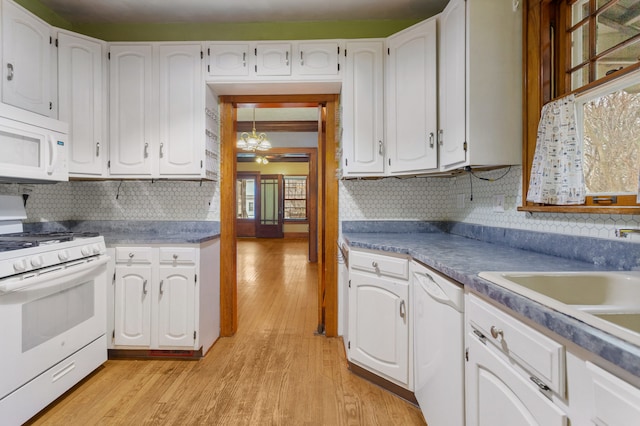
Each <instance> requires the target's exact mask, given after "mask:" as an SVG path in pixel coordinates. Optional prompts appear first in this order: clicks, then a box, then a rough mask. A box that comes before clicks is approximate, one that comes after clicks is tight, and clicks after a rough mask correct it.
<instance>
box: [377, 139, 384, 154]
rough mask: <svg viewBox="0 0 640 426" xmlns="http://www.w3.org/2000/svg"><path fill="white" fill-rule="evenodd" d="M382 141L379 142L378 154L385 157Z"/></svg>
mask: <svg viewBox="0 0 640 426" xmlns="http://www.w3.org/2000/svg"><path fill="white" fill-rule="evenodd" d="M383 153H384V151H383V149H382V141H378V154H380V155H383Z"/></svg>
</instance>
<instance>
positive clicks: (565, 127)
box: [527, 95, 585, 205]
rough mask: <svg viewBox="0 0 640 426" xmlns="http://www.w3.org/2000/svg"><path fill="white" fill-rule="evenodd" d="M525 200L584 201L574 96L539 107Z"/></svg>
mask: <svg viewBox="0 0 640 426" xmlns="http://www.w3.org/2000/svg"><path fill="white" fill-rule="evenodd" d="M527 201H531V202H534V203H543V204H556V205H570V204H584V201H585V183H584V174H583V170H582V141H581V140H580V138H578V135H577V131H576V112H575V96H574V95H569V96H567V97H565V98H562V99H558V100H556V101H552V102H549V103H547V104H546V105H545V106H543V107H542V114H541V117H540V123H539V124H538V136H537V139H536V150H535V154H534V156H533V165H532V168H531V178H530V181H529V191H528V192H527Z"/></svg>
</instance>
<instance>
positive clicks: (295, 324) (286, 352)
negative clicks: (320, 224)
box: [30, 238, 425, 426]
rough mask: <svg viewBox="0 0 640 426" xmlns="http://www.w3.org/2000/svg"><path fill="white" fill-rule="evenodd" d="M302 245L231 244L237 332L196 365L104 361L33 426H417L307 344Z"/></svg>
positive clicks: (333, 346)
mask: <svg viewBox="0 0 640 426" xmlns="http://www.w3.org/2000/svg"><path fill="white" fill-rule="evenodd" d="M306 250H307V241H306V240H303V239H293V238H292V239H286V240H285V239H273V240H271V239H264V240H263V239H260V240H255V239H250V240H245V239H240V240H239V241H238V262H237V265H238V309H239V315H238V332H237V333H236V335H235V336H233V337H224V338H220V339H219V340H218V341H217V342H216V343H215V344H214V345H213V347H212V348H211V350H210V351H209V353H207V354H206V356H205V357H204V358H203V359H201V360H199V361H189V360H160V359H156V360H109V361H107V362H106V363H105V364H104V366H103V367H101V368H100V369H99V370H98V371H96V372H95V373H94V374H92V375H91V376H89V377H88V378H87V379H86V380H84V381H83V382H81V383H80V384H79V385H78V386H76V387H75V388H74V389H73V390H72V391H70V392H68V393H67V394H66V395H65V396H64V397H63V398H61V399H59V400H58V401H57V402H56V403H54V404H52V405H51V406H49V407H48V409H46V410H45V411H43V412H42V413H40V415H39V416H37V417H36V418H34V419H33V420H32V421H31V422H30V424H32V425H65V426H66V425H88V424H91V425H136V426H137V425H251V426H254V425H331V426H333V425H400V424H401V425H424V424H425V423H424V419H423V418H422V414H421V413H420V410H419V409H418V408H416V407H415V406H413V405H411V404H409V403H407V402H406V401H404V400H402V399H400V398H398V397H396V396H395V395H392V394H390V393H389V392H387V391H385V390H383V389H381V388H379V387H377V386H375V385H373V384H371V383H370V382H368V381H366V380H364V379H362V378H360V377H358V376H355V375H354V374H352V373H351V372H350V371H349V370H348V366H347V362H346V358H345V353H344V347H343V344H342V339H341V338H327V337H324V336H316V335H314V331H315V328H316V325H317V324H316V321H317V318H316V314H317V306H316V304H317V293H316V292H317V276H318V275H317V265H316V264H310V263H308V262H307V252H306Z"/></svg>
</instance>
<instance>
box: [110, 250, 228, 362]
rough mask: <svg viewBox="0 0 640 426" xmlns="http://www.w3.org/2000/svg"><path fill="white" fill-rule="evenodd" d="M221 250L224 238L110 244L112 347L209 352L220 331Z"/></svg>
mask: <svg viewBox="0 0 640 426" xmlns="http://www.w3.org/2000/svg"><path fill="white" fill-rule="evenodd" d="M219 250H220V248H219V240H215V241H212V242H208V243H203V244H200V245H186V246H182V245H178V246H172V247H163V246H119V247H115V248H114V249H110V251H111V252H112V253H111V255H112V257H113V258H114V259H115V261H114V263H113V268H114V273H113V291H112V292H110V295H109V296H110V297H112V298H113V302H112V303H110V304H109V307H110V309H113V314H112V315H110V320H109V321H110V326H111V329H112V341H111V342H110V348H111V349H176V350H178V349H183V350H198V349H201V348H202V350H203V354H204V353H205V352H206V351H207V350H208V349H209V348H210V347H211V345H212V344H213V342H214V341H215V340H216V339H217V338H218V336H219V335H220V310H219V305H220V286H219V271H220V267H219V262H220V251H219ZM205 256H206V257H205ZM201 260H202V261H201Z"/></svg>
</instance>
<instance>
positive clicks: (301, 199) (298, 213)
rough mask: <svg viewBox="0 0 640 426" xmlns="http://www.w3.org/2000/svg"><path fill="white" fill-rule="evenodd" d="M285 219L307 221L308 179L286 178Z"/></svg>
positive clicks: (304, 177) (302, 177) (300, 177)
mask: <svg viewBox="0 0 640 426" xmlns="http://www.w3.org/2000/svg"><path fill="white" fill-rule="evenodd" d="M284 219H285V220H292V221H305V220H307V177H306V176H285V177H284Z"/></svg>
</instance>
